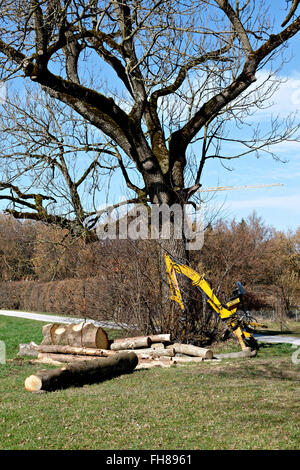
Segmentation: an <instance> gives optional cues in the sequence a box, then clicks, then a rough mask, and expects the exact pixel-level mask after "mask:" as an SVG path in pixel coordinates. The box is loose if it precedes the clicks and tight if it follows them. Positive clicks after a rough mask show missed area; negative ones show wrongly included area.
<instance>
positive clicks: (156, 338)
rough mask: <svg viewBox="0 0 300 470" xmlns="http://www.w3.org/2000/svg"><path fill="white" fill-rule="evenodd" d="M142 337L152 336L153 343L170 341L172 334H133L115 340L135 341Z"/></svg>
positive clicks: (116, 341) (118, 341) (117, 341)
mask: <svg viewBox="0 0 300 470" xmlns="http://www.w3.org/2000/svg"><path fill="white" fill-rule="evenodd" d="M142 338H150V340H151V343H170V342H171V340H170V338H171V336H170V335H169V334H159V335H148V336H132V337H128V338H116V339H115V340H114V341H113V342H114V343H120V342H122V341H127V340H128V341H135V340H139V339H142Z"/></svg>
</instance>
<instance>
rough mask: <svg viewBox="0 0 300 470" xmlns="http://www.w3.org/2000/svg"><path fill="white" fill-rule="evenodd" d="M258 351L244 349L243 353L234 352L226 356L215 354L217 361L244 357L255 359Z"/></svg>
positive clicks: (225, 354)
mask: <svg viewBox="0 0 300 470" xmlns="http://www.w3.org/2000/svg"><path fill="white" fill-rule="evenodd" d="M256 354H257V350H252V349H251V348H245V349H242V351H238V352H233V353H224V354H214V357H215V358H216V359H235V358H239V357H241V358H243V357H255V356H256Z"/></svg>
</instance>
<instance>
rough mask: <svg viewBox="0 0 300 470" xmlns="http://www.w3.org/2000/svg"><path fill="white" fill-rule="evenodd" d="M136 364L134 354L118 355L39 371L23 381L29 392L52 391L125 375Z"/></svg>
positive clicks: (136, 360) (136, 358)
mask: <svg viewBox="0 0 300 470" xmlns="http://www.w3.org/2000/svg"><path fill="white" fill-rule="evenodd" d="M137 364H138V357H137V355H136V354H135V353H133V352H130V353H119V354H115V355H114V356H111V357H101V358H98V359H93V360H90V361H78V362H76V363H74V364H68V365H66V366H64V367H61V368H59V369H54V370H51V369H50V370H49V369H47V370H40V371H38V372H36V373H35V374H34V375H30V376H29V377H27V378H26V380H25V388H26V390H28V391H29V392H39V391H42V390H45V391H53V390H58V389H64V388H68V387H70V386H82V385H85V384H92V383H99V382H102V381H103V380H105V379H108V378H112V377H116V376H118V375H120V374H127V373H130V372H132V371H133V370H134V368H135V367H136V366H137Z"/></svg>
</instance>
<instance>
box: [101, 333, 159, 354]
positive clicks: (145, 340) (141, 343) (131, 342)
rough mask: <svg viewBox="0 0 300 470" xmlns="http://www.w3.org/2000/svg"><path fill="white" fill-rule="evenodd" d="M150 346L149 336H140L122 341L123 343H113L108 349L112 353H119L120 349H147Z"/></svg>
mask: <svg viewBox="0 0 300 470" xmlns="http://www.w3.org/2000/svg"><path fill="white" fill-rule="evenodd" d="M149 346H151V339H150V338H149V336H142V337H140V338H136V339H129V338H127V339H124V340H123V341H113V342H112V343H111V345H110V349H111V350H113V351H119V350H122V349H139V348H149Z"/></svg>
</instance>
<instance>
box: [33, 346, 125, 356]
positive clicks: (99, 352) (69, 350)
mask: <svg viewBox="0 0 300 470" xmlns="http://www.w3.org/2000/svg"><path fill="white" fill-rule="evenodd" d="M37 349H38V351H39V352H41V353H59V354H76V355H77V354H79V355H83V356H98V357H108V356H112V355H114V354H117V352H116V351H109V350H107V349H96V348H81V347H80V348H79V347H75V346H62V345H59V344H50V345H43V344H40V346H38V347H37Z"/></svg>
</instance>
